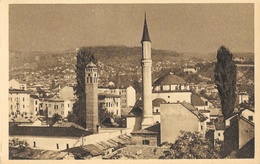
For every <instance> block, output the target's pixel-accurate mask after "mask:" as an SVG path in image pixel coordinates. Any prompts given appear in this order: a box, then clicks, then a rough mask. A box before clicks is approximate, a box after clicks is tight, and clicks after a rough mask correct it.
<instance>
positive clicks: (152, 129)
mask: <svg viewBox="0 0 260 164" xmlns="http://www.w3.org/2000/svg"><path fill="white" fill-rule="evenodd" d="M131 134H160V123H158V124H154V125H152V126H150V127H147V128H145V129H141V130H138V131H134V132H132V133H131Z"/></svg>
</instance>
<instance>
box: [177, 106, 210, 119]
mask: <svg viewBox="0 0 260 164" xmlns="http://www.w3.org/2000/svg"><path fill="white" fill-rule="evenodd" d="M180 104H182V105H183V106H184V107H185V108H187V109H188V110H189V111H190V112H192V113H193V114H194V115H195V116H196V117H197V118H198V119H199V120H200V121H205V120H206V119H207V117H206V116H205V115H204V114H202V113H201V112H199V111H198V110H197V109H196V108H195V107H194V106H192V105H191V104H190V103H187V102H181V103H180Z"/></svg>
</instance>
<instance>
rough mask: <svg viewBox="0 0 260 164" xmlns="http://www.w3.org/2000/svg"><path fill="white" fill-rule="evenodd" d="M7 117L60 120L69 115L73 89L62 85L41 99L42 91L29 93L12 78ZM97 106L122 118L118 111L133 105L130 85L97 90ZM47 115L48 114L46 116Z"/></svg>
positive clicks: (133, 91) (132, 90) (73, 101)
mask: <svg viewBox="0 0 260 164" xmlns="http://www.w3.org/2000/svg"><path fill="white" fill-rule="evenodd" d="M9 86H10V88H9V98H8V99H9V116H10V119H11V120H13V121H14V120H15V121H19V120H21V119H20V117H23V118H24V119H27V118H33V117H35V116H46V115H47V117H48V118H51V117H53V115H54V114H58V115H60V116H62V117H63V118H66V117H67V116H68V113H69V112H72V108H73V104H74V103H75V100H76V96H75V94H74V90H73V87H70V86H65V87H63V88H60V89H57V90H56V92H55V94H54V95H53V96H51V97H50V96H46V95H45V96H46V97H44V95H43V93H44V91H43V90H41V89H38V90H28V89H27V86H26V84H21V83H19V82H18V81H16V80H15V79H12V80H10V81H9ZM98 93H99V94H98V100H99V101H98V103H99V106H101V107H103V108H106V109H107V110H108V111H109V112H113V113H114V114H115V115H118V116H121V109H122V108H127V107H131V106H134V103H135V96H136V92H135V89H134V88H133V87H132V86H129V87H125V88H99V89H98ZM45 112H47V113H45Z"/></svg>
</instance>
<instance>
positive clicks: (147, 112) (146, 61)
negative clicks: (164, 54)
mask: <svg viewBox="0 0 260 164" xmlns="http://www.w3.org/2000/svg"><path fill="white" fill-rule="evenodd" d="M141 43H142V55H143V58H142V71H143V72H142V73H143V74H142V78H143V81H142V82H143V95H142V99H143V122H142V129H144V128H146V127H149V126H151V125H153V113H152V58H151V40H150V37H149V32H148V27H147V23H146V15H145V19H144V29H143V37H142V40H141Z"/></svg>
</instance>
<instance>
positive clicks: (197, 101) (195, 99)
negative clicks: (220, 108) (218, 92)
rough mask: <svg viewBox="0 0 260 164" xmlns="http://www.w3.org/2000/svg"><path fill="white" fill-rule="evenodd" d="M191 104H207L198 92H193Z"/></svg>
mask: <svg viewBox="0 0 260 164" xmlns="http://www.w3.org/2000/svg"><path fill="white" fill-rule="evenodd" d="M191 104H192V105H193V106H205V103H204V101H203V100H202V99H201V98H200V96H198V95H196V94H191Z"/></svg>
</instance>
